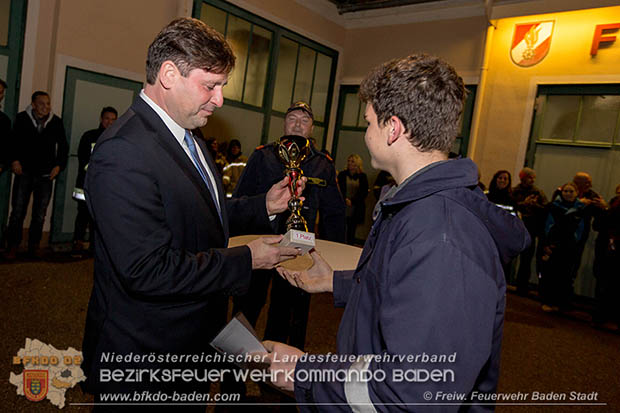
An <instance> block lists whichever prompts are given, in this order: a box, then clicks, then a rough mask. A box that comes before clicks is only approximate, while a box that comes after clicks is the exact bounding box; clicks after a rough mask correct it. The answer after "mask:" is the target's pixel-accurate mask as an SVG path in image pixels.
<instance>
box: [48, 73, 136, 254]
mask: <svg viewBox="0 0 620 413" xmlns="http://www.w3.org/2000/svg"><path fill="white" fill-rule="evenodd" d="M141 89H142V83H140V82H136V81H133V80H128V79H123V78H119V77H114V76H109V75H105V74H102V73H96V72H91V71H88V70H82V69H77V68H74V67H67V73H66V78H65V90H64V94H63V95H64V101H63V110H62V119H63V123H64V125H65V130H66V133H67V139H68V140H69V162H68V163H67V168H66V169H65V170H64V171H63V172H62V173H61V174H60V175H59V177H58V179H57V181H56V189H55V192H54V203H53V210H52V222H51V234H50V243H55V244H58V243H65V242H70V241H71V240H72V239H73V227H74V224H75V216H76V215H77V201H75V200H74V199H73V198H72V194H73V188H74V186H75V179H76V177H77V172H78V171H77V168H78V158H77V149H78V145H79V143H80V138H81V137H82V135H83V134H84V132H86V131H88V130H90V129H96V128H97V127H98V126H99V116H100V113H101V109H102V108H103V107H104V106H112V107H114V108H115V109H116V110H117V111H118V113H119V116H120V115H122V114H123V113H124V112H125V111H126V110H127V109H128V108H129V106H130V105H131V103H132V102H133V100H134V99H135V97H136V96H137V95H138V94H139V93H140V90H141Z"/></svg>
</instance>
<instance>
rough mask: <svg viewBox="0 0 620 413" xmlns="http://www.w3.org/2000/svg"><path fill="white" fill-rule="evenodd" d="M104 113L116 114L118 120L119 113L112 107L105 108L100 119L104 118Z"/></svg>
mask: <svg viewBox="0 0 620 413" xmlns="http://www.w3.org/2000/svg"><path fill="white" fill-rule="evenodd" d="M104 113H114V116H116V117H117V118H118V112H117V111H116V109H114V108H113V107H112V106H104V107H103V109H101V115H100V116H99V117H101V118H102V117H103V114H104Z"/></svg>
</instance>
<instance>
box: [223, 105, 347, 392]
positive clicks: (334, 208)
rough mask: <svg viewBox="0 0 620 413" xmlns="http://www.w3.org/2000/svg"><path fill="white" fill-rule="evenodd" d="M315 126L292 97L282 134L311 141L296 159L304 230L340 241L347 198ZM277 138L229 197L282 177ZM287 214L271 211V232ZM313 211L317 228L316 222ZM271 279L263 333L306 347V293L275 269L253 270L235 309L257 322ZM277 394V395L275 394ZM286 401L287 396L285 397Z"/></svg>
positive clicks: (280, 228) (282, 229)
mask: <svg viewBox="0 0 620 413" xmlns="http://www.w3.org/2000/svg"><path fill="white" fill-rule="evenodd" d="M313 129H314V113H313V112H312V108H311V107H310V105H308V104H307V103H305V102H303V101H298V102H294V103H293V104H292V105H291V106H290V107H289V108H288V110H287V111H286V116H285V118H284V131H283V132H284V135H285V136H286V135H297V136H302V137H304V138H306V139H308V140H309V141H310V154H309V155H308V156H307V157H306V159H305V160H304V161H303V162H302V163H301V165H300V168H301V170H302V171H303V173H304V176H306V177H307V179H308V185H306V190H305V191H304V193H303V196H304V197H305V201H303V207H302V211H301V215H302V216H303V217H304V218H305V220H306V222H307V224H308V231H310V232H317V233H318V234H320V237H321V238H322V239H327V240H330V241H336V242H344V239H345V204H344V200H343V199H342V196H341V194H340V192H339V190H338V184H337V182H336V169H335V168H334V163H333V161H332V160H331V158H329V157H328V156H327V155H325V154H324V153H322V152H320V151H318V150H317V148H316V147H315V146H314V144H313V143H312V140H311V139H310V138H311V136H312V131H313ZM278 141H279V140H278ZM278 141H276V142H274V143H271V144H268V145H261V146H259V147H257V148H256V150H255V151H254V152H253V153H252V155H251V156H250V159H249V160H248V163H247V165H246V167H245V169H244V170H243V173H242V174H241V178H240V179H239V182H238V183H237V187H236V188H235V191H234V192H233V198H235V197H241V196H251V195H253V194H256V193H260V192H262V191H263V188H266V187H269V186H270V185H272V184H273V183H274V182H278V181H279V180H281V179H282V177H283V176H284V174H285V166H284V164H283V163H282V162H281V161H280V160H279V158H278V146H277V145H278ZM289 216H290V212H289V211H288V210H287V211H284V212H283V213H280V214H278V215H277V216H275V217H274V220H273V222H272V231H273V233H274V234H284V233H286V230H287V229H286V220H287V218H288V217H289ZM317 216H319V220H318V227H319V228H317V227H316V226H315V225H316V222H317ZM317 229H318V231H317ZM270 282H271V295H270V303H269V309H268V312H267V325H266V328H265V334H264V337H265V339H269V340H277V341H282V342H288V343H290V344H291V345H293V346H295V347H298V348H304V347H305V342H306V327H307V324H308V312H309V310H310V294H308V293H307V292H305V291H302V290H300V289H298V288H295V287H292V286H291V285H290V284H289V283H288V282H286V280H283V279H282V278H281V277H280V276H278V274H277V272H276V271H273V270H268V271H255V272H254V275H253V277H252V283H251V285H250V288H249V291H248V292H247V294H246V295H242V296H239V297H233V314H236V313H237V312H242V313H243V314H244V315H245V316H246V318H247V319H248V321H249V322H250V324H252V325H253V326H255V325H256V321H257V320H258V316H259V315H260V312H261V310H262V308H263V306H264V305H265V302H266V300H267V293H268V290H269V283H270ZM233 386H235V384H234V382H232V381H231V380H229V379H226V380H225V384H224V388H226V389H228V390H229V391H230V392H237V393H240V394H243V393H244V390H245V387H244V386H243V385H242V384H240V385H238V386H235V387H234V388H233ZM262 390H263V395H266V394H267V393H268V392H269V390H268V389H266V388H263V389H262ZM267 396H270V395H268V394H267ZM277 399H278V400H279V396H277ZM284 402H290V400H288V399H286V398H285V399H284Z"/></svg>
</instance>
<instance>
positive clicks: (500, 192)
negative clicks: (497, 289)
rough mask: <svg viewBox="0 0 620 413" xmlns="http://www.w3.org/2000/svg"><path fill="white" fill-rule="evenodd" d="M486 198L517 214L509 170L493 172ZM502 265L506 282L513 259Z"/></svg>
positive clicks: (510, 271)
mask: <svg viewBox="0 0 620 413" xmlns="http://www.w3.org/2000/svg"><path fill="white" fill-rule="evenodd" d="M487 198H488V199H489V201H490V202H493V203H494V204H495V205H497V206H499V207H500V208H503V209H504V210H506V211H508V212H510V213H511V214H513V215H516V214H517V203H516V201H515V200H514V198H513V197H512V177H511V175H510V172H508V171H506V170H504V169H502V170H500V171H497V172H495V175H493V178H492V179H491V182H490V183H489V190H488V191H487ZM502 267H503V268H504V276H505V277H506V283H508V281H509V279H510V274H511V273H512V267H513V261H511V262H507V263H504V264H503V265H502Z"/></svg>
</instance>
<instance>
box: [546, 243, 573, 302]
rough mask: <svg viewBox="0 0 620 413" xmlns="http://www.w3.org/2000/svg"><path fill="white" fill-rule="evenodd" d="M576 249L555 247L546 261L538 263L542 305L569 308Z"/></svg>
mask: <svg viewBox="0 0 620 413" xmlns="http://www.w3.org/2000/svg"><path fill="white" fill-rule="evenodd" d="M575 252H576V248H574V247H568V248H561V247H557V248H554V249H553V252H552V254H551V257H550V258H549V260H548V261H546V262H544V261H541V262H540V267H541V279H540V283H539V291H540V298H541V300H542V303H543V304H547V305H552V306H553V305H557V306H559V307H560V308H561V309H567V308H568V307H569V306H570V302H571V298H572V296H573V279H572V274H573V271H574V268H575V265H576V259H575Z"/></svg>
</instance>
